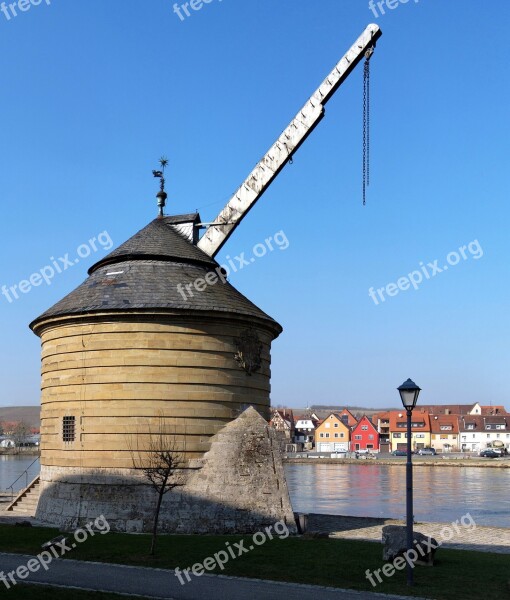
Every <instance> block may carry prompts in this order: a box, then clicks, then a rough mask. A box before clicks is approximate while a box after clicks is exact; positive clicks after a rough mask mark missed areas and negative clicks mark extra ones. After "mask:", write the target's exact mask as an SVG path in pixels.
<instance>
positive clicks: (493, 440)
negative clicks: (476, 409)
mask: <svg viewBox="0 0 510 600" xmlns="http://www.w3.org/2000/svg"><path fill="white" fill-rule="evenodd" d="M459 437H460V449H461V451H464V452H480V451H481V450H485V448H490V447H492V446H499V445H501V444H503V445H504V446H505V448H506V449H507V450H508V449H510V416H508V415H506V416H504V415H501V416H498V415H492V416H486V417H484V416H481V415H463V416H462V417H459Z"/></svg>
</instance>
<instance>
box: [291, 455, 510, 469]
mask: <svg viewBox="0 0 510 600" xmlns="http://www.w3.org/2000/svg"><path fill="white" fill-rule="evenodd" d="M283 462H284V464H305V465H309V464H317V463H318V464H321V465H322V464H327V465H331V464H333V465H363V466H366V465H381V466H391V467H394V466H396V467H405V466H406V460H405V457H403V459H388V458H376V459H361V458H358V459H356V458H284V459H283ZM413 467H418V468H420V467H458V468H460V467H481V468H485V469H509V468H510V459H504V460H501V459H499V458H496V459H487V460H486V461H483V460H477V459H476V458H467V459H463V458H458V459H453V460H452V459H446V458H445V459H436V460H413Z"/></svg>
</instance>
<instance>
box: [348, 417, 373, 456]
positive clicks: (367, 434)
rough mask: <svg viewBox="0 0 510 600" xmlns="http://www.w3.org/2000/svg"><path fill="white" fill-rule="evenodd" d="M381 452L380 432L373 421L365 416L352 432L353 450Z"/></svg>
mask: <svg viewBox="0 0 510 600" xmlns="http://www.w3.org/2000/svg"><path fill="white" fill-rule="evenodd" d="M368 450H369V451H370V452H379V433H378V431H377V429H376V428H375V427H374V425H373V423H372V421H371V420H370V419H369V418H368V417H367V416H363V417H362V418H361V419H360V420H359V421H358V423H357V424H356V425H355V426H354V427H353V429H352V433H351V452H356V451H358V452H367V451H368Z"/></svg>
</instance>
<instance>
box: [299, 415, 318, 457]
mask: <svg viewBox="0 0 510 600" xmlns="http://www.w3.org/2000/svg"><path fill="white" fill-rule="evenodd" d="M317 423H318V421H317V420H314V419H312V417H308V416H297V417H294V443H296V444H303V446H304V448H305V449H311V448H312V446H313V442H314V440H315V426H316V424H317Z"/></svg>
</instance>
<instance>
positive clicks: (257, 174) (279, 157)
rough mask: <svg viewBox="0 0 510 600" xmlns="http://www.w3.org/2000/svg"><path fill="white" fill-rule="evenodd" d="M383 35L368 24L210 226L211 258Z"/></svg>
mask: <svg viewBox="0 0 510 600" xmlns="http://www.w3.org/2000/svg"><path fill="white" fill-rule="evenodd" d="M381 35H382V32H381V30H380V29H379V27H378V26H377V25H374V24H371V25H368V27H367V28H366V29H365V31H364V32H363V33H362V34H361V35H360V37H359V38H358V39H357V40H356V41H355V42H354V44H353V45H352V46H351V48H350V49H349V50H348V51H347V52H346V53H345V55H344V56H343V57H342V58H341V59H340V61H339V62H338V63H337V64H336V65H335V67H334V69H333V70H332V71H331V73H330V74H329V75H328V76H327V77H326V79H325V80H324V81H323V82H322V84H321V85H320V87H319V88H318V89H317V90H316V91H315V92H314V93H313V94H312V96H311V97H310V99H309V100H308V101H307V102H306V104H305V105H304V106H303V108H302V109H301V110H300V111H299V112H298V114H297V115H296V116H295V117H294V119H292V121H291V123H290V124H289V126H288V127H287V128H286V129H285V131H284V132H283V133H282V134H281V135H280V137H279V138H278V139H277V140H276V142H275V143H274V144H273V145H272V146H271V148H270V149H269V150H268V151H267V152H266V154H265V156H264V157H263V158H262V160H261V161H260V162H259V163H258V164H257V165H256V167H255V168H254V169H253V171H252V172H251V173H250V174H249V175H248V177H247V178H246V179H245V180H244V181H243V183H242V184H241V187H240V188H239V189H238V190H237V191H236V193H235V194H234V195H233V196H232V198H231V199H230V200H229V201H228V203H227V205H226V206H225V208H224V209H223V210H222V211H221V212H220V214H219V215H218V216H217V217H216V219H215V220H214V222H213V223H212V224H211V225H210V226H209V228H208V229H207V231H206V232H205V234H204V235H203V237H202V238H201V239H200V241H199V242H198V247H199V248H200V249H201V250H203V251H204V252H205V253H206V254H208V255H209V256H213V257H214V256H216V254H217V253H218V252H219V251H220V249H221V248H222V246H223V244H225V242H226V241H227V240H228V238H229V237H230V236H231V235H232V233H233V232H234V229H235V228H236V227H237V226H238V225H239V223H240V222H241V221H242V219H243V218H244V217H245V216H246V215H247V214H248V212H249V210H250V209H251V208H252V207H253V205H254V204H255V202H257V200H258V199H259V198H260V197H261V196H262V194H263V193H264V192H265V191H266V190H267V188H268V187H269V186H270V184H271V183H272V182H273V180H274V179H275V178H276V176H277V175H278V173H279V172H280V171H281V170H282V169H283V167H284V166H285V165H286V164H287V163H288V162H289V161H290V160H292V155H293V154H294V153H295V152H296V150H297V149H298V148H299V147H300V146H301V144H302V143H303V142H304V141H305V140H306V138H307V137H308V136H309V135H310V133H311V132H312V131H313V130H314V129H315V127H316V126H317V125H318V123H319V122H320V121H321V119H322V118H323V116H324V106H325V104H326V102H328V100H330V98H331V97H332V96H333V94H334V93H335V92H336V90H337V89H338V88H339V87H340V86H341V85H342V83H343V82H344V81H345V79H347V77H348V76H349V74H350V73H351V71H352V70H353V69H354V68H355V67H356V65H357V64H358V63H359V62H360V61H361V60H362V58H363V57H364V56H365V53H367V52H370V51H371V49H373V47H374V46H375V42H376V41H377V39H378V38H379V37H380V36H381Z"/></svg>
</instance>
